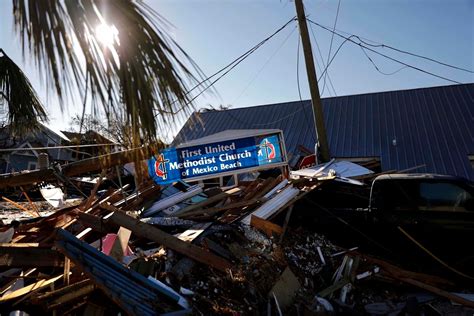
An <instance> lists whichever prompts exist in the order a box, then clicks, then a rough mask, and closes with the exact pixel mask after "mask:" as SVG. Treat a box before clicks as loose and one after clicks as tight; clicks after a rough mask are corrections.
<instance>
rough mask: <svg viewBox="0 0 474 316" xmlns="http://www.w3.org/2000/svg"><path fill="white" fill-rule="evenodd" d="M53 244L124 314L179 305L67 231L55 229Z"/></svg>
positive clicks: (146, 312)
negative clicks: (55, 238) (54, 242)
mask: <svg viewBox="0 0 474 316" xmlns="http://www.w3.org/2000/svg"><path fill="white" fill-rule="evenodd" d="M56 237H57V240H56V247H58V249H59V250H60V251H61V252H62V253H64V255H66V256H67V257H68V258H69V259H71V261H73V262H74V263H75V264H77V265H79V266H80V267H81V268H82V270H83V272H84V273H86V274H87V275H88V276H89V277H90V278H91V279H92V280H93V282H94V284H96V285H97V286H98V287H100V288H101V289H102V290H103V291H104V293H105V294H106V295H107V296H109V297H110V298H111V299H112V300H113V301H115V302H116V303H117V304H118V305H119V306H120V307H121V308H122V309H123V310H124V311H125V312H126V313H127V314H128V315H140V316H142V315H150V316H151V315H157V314H159V313H162V312H169V311H176V310H178V311H179V310H182V308H181V307H180V306H179V305H178V304H177V303H176V301H177V298H176V301H174V300H173V299H171V298H170V297H168V296H167V295H169V293H168V294H167V292H164V290H163V289H162V288H160V287H157V285H155V283H153V282H151V281H150V280H148V279H146V278H145V277H144V276H143V275H141V274H139V273H138V272H135V271H133V270H130V269H127V268H125V267H124V266H122V265H121V264H120V263H119V262H118V261H116V260H114V259H112V258H111V257H109V256H107V255H105V254H103V253H102V252H100V251H98V250H97V249H95V248H93V247H92V246H90V245H89V244H87V243H85V242H83V241H81V240H79V239H77V238H76V237H75V236H74V235H72V234H71V233H69V232H67V231H65V230H63V229H59V230H57V232H56Z"/></svg>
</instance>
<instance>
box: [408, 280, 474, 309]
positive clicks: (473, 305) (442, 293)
mask: <svg viewBox="0 0 474 316" xmlns="http://www.w3.org/2000/svg"><path fill="white" fill-rule="evenodd" d="M399 279H400V281H403V282H405V283H408V284H411V285H414V286H416V287H418V288H420V289H423V290H426V291H429V292H431V293H434V294H436V295H439V296H442V297H444V298H447V299H448V300H451V301H453V302H455V303H459V304H461V305H464V306H467V307H471V308H474V302H473V301H470V300H467V299H465V298H463V297H461V296H458V295H455V294H453V293H449V292H447V291H444V290H441V289H439V288H437V287H434V286H432V285H429V284H426V283H423V282H420V281H418V280H413V279H410V278H399Z"/></svg>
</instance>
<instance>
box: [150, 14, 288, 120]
mask: <svg viewBox="0 0 474 316" xmlns="http://www.w3.org/2000/svg"><path fill="white" fill-rule="evenodd" d="M294 21H296V17H293V18H291V19H290V20H289V21H288V22H286V23H285V24H284V25H283V26H281V27H280V28H279V29H277V30H276V31H275V32H273V33H272V34H271V35H270V36H268V37H267V38H265V39H264V40H262V41H261V42H259V43H258V44H257V45H255V46H253V47H252V48H250V49H249V50H248V51H246V52H245V53H243V54H242V55H240V56H239V57H237V58H236V59H234V60H233V61H232V62H230V63H229V64H227V65H226V66H225V67H223V68H221V69H220V70H218V71H217V72H215V73H214V74H212V75H211V76H209V77H207V78H205V79H204V80H202V81H201V82H199V83H198V84H196V85H195V86H194V87H193V88H191V89H190V90H189V91H187V92H186V93H185V95H188V94H189V93H191V92H192V91H193V90H195V89H196V88H198V87H199V86H201V85H202V84H204V83H205V82H207V81H209V80H210V79H212V78H213V77H215V76H217V75H218V74H220V73H222V72H224V71H225V70H226V69H228V70H227V71H225V72H224V73H223V74H222V75H220V76H219V77H218V78H217V79H216V80H214V81H212V82H211V83H210V84H209V85H208V86H206V87H205V88H204V89H203V90H202V91H200V92H199V93H198V94H197V95H195V96H194V97H193V98H192V99H191V100H189V101H188V102H186V104H184V105H183V106H181V108H180V109H178V110H176V111H171V112H168V114H177V113H179V112H180V111H182V110H183V109H184V108H185V107H186V106H187V105H189V104H190V103H191V102H193V101H194V100H195V99H196V98H197V97H199V96H200V95H201V94H203V93H204V92H205V91H206V90H207V89H209V88H210V87H212V86H213V85H214V84H215V83H216V82H217V81H219V80H220V79H221V78H222V77H224V76H225V75H226V74H228V73H229V72H230V71H231V70H232V69H234V68H235V67H236V66H237V65H239V64H240V63H241V62H242V61H244V60H245V59H246V58H247V57H248V56H250V55H251V54H252V53H254V52H255V51H256V50H257V49H259V48H260V47H261V46H262V45H263V44H265V43H266V42H267V41H268V40H270V39H271V38H272V37H274V36H275V35H276V34H278V33H280V32H281V31H282V30H283V29H284V28H286V27H287V26H288V25H289V24H290V23H291V22H294ZM176 102H177V100H176V101H174V102H173V103H176ZM162 112H163V111H162ZM157 115H159V113H158V114H157ZM157 115H156V116H157Z"/></svg>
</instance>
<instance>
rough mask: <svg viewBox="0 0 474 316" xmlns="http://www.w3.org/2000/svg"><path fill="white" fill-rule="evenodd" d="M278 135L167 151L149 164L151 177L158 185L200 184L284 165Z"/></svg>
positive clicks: (282, 150)
mask: <svg viewBox="0 0 474 316" xmlns="http://www.w3.org/2000/svg"><path fill="white" fill-rule="evenodd" d="M286 160H287V158H286V152H285V145H284V142H283V135H282V133H281V131H280V132H277V133H273V134H267V135H258V136H252V137H244V138H239V139H227V140H221V141H218V142H213V143H204V144H197V145H193V146H186V145H183V147H177V148H168V149H165V150H163V151H161V152H160V153H158V154H157V155H155V156H154V157H152V158H151V159H149V160H148V171H149V174H150V177H151V178H153V180H154V181H155V182H156V183H158V184H168V183H172V182H175V181H178V180H203V179H209V178H215V177H220V176H225V175H231V174H236V173H242V172H249V171H254V170H261V169H268V168H272V167H279V166H283V165H286V164H287V161H286Z"/></svg>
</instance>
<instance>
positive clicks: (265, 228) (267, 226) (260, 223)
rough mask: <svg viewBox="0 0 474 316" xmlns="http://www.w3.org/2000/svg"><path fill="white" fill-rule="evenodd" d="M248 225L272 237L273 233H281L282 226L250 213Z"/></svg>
mask: <svg viewBox="0 0 474 316" xmlns="http://www.w3.org/2000/svg"><path fill="white" fill-rule="evenodd" d="M250 226H253V227H255V228H256V229H258V230H260V231H262V232H264V233H265V235H267V236H268V237H273V235H274V234H276V235H281V234H282V233H283V228H282V227H280V226H278V225H277V224H274V223H272V222H270V221H267V220H264V219H263V218H260V217H258V216H255V215H252V217H251V218H250Z"/></svg>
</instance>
